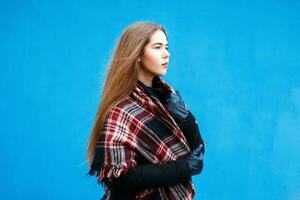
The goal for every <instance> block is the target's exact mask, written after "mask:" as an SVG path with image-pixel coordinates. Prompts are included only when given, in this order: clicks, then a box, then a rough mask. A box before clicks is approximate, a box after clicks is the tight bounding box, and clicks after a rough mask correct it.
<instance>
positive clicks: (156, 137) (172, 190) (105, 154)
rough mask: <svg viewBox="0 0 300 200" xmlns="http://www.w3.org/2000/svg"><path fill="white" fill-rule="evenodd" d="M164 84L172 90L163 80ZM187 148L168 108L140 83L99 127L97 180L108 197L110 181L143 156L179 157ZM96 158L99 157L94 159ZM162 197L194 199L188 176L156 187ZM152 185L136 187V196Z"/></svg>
mask: <svg viewBox="0 0 300 200" xmlns="http://www.w3.org/2000/svg"><path fill="white" fill-rule="evenodd" d="M160 81H161V82H162V83H163V84H164V86H165V87H166V88H167V89H168V90H169V91H170V92H174V90H173V88H172V87H171V86H170V85H168V84H167V83H166V82H165V81H163V80H160ZM189 152H190V149H189V147H188V145H187V142H186V139H185V137H184V135H183V133H182V131H181V130H180V128H179V127H178V125H177V124H176V122H175V121H174V119H173V118H172V117H171V115H170V114H169V112H168V111H167V110H166V109H165V108H164V106H163V105H162V104H161V103H160V102H159V100H158V99H156V98H155V97H149V96H148V95H147V94H146V93H145V91H144V90H143V88H142V87H141V86H140V85H138V84H137V85H136V88H135V89H134V91H133V93H132V94H131V95H129V96H127V97H125V98H124V99H122V100H121V101H120V102H118V103H117V104H116V105H115V106H114V107H113V108H112V110H111V111H110V113H109V115H108V118H107V120H106V122H105V124H104V126H103V128H102V129H101V133H100V138H99V141H98V144H97V150H96V154H95V158H94V161H95V162H96V163H97V162H98V163H97V165H98V166H99V168H100V170H99V173H98V180H99V182H101V183H104V187H105V190H106V193H107V195H108V199H109V196H110V190H109V181H107V180H112V179H113V178H117V177H119V176H120V175H122V174H125V173H126V172H127V171H128V170H129V169H130V168H132V167H135V166H136V165H138V164H139V163H138V160H139V159H138V158H139V157H143V159H146V160H147V161H149V163H166V162H168V161H171V160H177V159H182V158H183V157H185V156H186V155H187V154H188V153H189ZM97 160H98V161H97ZM155 190H158V191H159V192H160V195H161V197H162V199H164V200H169V199H170V200H187V199H193V197H194V194H195V190H194V186H193V184H192V182H191V180H190V181H189V182H187V183H181V184H177V185H173V186H171V187H162V188H157V189H155ZM155 190H154V189H145V190H142V191H139V192H138V194H137V195H136V197H135V199H144V198H146V197H147V196H148V194H150V193H152V192H154V191H155Z"/></svg>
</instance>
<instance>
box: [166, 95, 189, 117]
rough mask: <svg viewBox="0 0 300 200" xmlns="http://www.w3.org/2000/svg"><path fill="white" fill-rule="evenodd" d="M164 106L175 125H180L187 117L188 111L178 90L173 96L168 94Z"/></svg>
mask: <svg viewBox="0 0 300 200" xmlns="http://www.w3.org/2000/svg"><path fill="white" fill-rule="evenodd" d="M165 106H166V108H167V110H168V111H169V112H170V114H171V115H172V117H173V118H174V120H175V121H176V122H177V123H180V122H181V121H182V120H183V119H185V118H186V117H187V116H188V115H189V111H188V109H187V107H186V105H185V103H184V101H183V99H182V98H181V96H180V93H179V91H178V90H177V91H176V93H175V94H174V93H170V94H169V95H168V97H167V98H166V104H165Z"/></svg>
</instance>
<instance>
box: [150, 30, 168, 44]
mask: <svg viewBox="0 0 300 200" xmlns="http://www.w3.org/2000/svg"><path fill="white" fill-rule="evenodd" d="M156 42H159V43H163V44H167V43H168V41H167V37H166V34H165V33H164V32H163V31H162V30H157V31H155V32H154V33H153V34H152V35H151V37H150V42H149V43H150V44H154V43H156Z"/></svg>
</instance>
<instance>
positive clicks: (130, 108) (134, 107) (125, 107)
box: [110, 95, 142, 117]
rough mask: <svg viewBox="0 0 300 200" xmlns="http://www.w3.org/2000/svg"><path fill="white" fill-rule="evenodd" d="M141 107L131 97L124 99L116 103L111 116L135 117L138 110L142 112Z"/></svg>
mask: <svg viewBox="0 0 300 200" xmlns="http://www.w3.org/2000/svg"><path fill="white" fill-rule="evenodd" d="M141 108H142V107H141V106H140V105H139V104H138V103H137V102H136V101H135V100H134V99H133V98H131V97H130V96H129V95H128V96H125V97H123V98H122V99H120V100H119V101H118V102H116V103H115V104H114V105H113V106H112V108H111V110H110V115H118V116H124V117H130V116H135V115H136V114H137V111H138V110H141Z"/></svg>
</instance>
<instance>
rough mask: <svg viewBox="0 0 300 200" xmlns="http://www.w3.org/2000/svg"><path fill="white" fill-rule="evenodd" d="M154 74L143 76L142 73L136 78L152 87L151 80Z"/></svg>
mask: <svg viewBox="0 0 300 200" xmlns="http://www.w3.org/2000/svg"><path fill="white" fill-rule="evenodd" d="M153 77H154V76H145V75H143V74H140V75H139V76H138V80H139V81H141V82H143V83H144V84H145V85H146V86H148V87H152V80H153Z"/></svg>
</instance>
